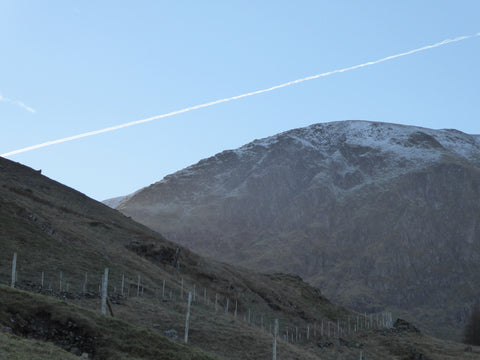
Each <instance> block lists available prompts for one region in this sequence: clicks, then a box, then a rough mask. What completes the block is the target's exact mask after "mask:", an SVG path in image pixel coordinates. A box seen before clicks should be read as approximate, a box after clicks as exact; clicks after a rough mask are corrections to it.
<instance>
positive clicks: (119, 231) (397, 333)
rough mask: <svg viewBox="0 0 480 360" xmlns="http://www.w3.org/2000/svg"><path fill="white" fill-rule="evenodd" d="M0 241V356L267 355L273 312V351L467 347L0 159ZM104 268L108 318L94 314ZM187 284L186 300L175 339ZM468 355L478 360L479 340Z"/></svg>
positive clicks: (383, 353) (405, 354)
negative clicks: (211, 249) (177, 239)
mask: <svg viewBox="0 0 480 360" xmlns="http://www.w3.org/2000/svg"><path fill="white" fill-rule="evenodd" d="M0 246H1V251H0V358H2V359H3V358H5V359H27V358H28V359H35V360H39V359H51V360H54V359H73V358H78V357H79V356H80V357H81V358H89V359H100V360H102V359H137V360H139V359H152V360H153V359H156V360H157V359H160V360H162V359H164V360H167V359H168V360H173V359H185V360H186V359H189V360H193V359H198V360H200V359H202V360H207V359H229V360H230V359H233V360H237V359H238V360H240V359H242V360H243V359H247V360H248V359H252V360H253V359H267V358H270V357H271V356H272V342H273V338H272V335H271V325H272V324H273V321H274V319H279V323H280V331H279V334H280V338H279V341H278V348H277V353H278V355H279V358H281V359H298V360H300V359H302V360H314V359H320V358H321V359H327V360H329V359H331V360H333V359H358V358H359V354H363V356H364V357H367V358H368V359H373V360H376V359H378V360H379V359H385V358H389V359H404V358H411V357H413V356H416V358H421V357H427V358H429V359H458V358H460V357H462V356H465V354H466V353H465V346H464V345H462V344H459V343H455V342H451V341H442V340H438V339H434V338H432V337H430V336H427V335H425V334H422V333H420V332H418V330H417V329H416V328H415V327H414V326H412V325H411V324H406V323H405V322H402V321H396V322H395V324H394V326H393V327H392V326H390V325H391V324H389V323H390V321H389V317H388V316H387V314H385V313H376V314H367V315H365V314H359V313H355V312H353V311H351V310H348V309H346V308H344V307H342V306H339V305H336V304H334V303H332V302H330V301H329V300H328V299H327V298H326V297H324V296H323V295H322V294H321V292H320V291H319V290H318V289H317V288H314V287H312V286H310V285H309V284H308V283H306V282H304V281H302V279H301V278H299V277H298V276H294V275H288V274H281V273H275V274H262V273H257V272H255V271H252V270H251V269H247V268H242V267H234V266H231V265H228V264H225V263H221V262H218V261H215V260H212V259H206V258H203V257H201V256H199V255H197V254H195V253H193V252H191V251H190V250H188V249H186V248H184V247H182V246H181V245H178V244H176V243H173V242H171V241H169V240H167V239H166V238H165V237H163V236H162V235H160V234H159V233H157V232H154V231H153V230H151V229H149V228H147V227H145V226H144V225H141V224H139V223H137V222H135V221H134V220H132V219H130V218H128V217H126V216H124V215H123V214H121V213H120V212H118V211H115V210H112V209H110V208H109V207H107V206H106V205H104V204H101V203H99V202H96V201H94V200H92V199H90V198H88V197H87V196H85V195H83V194H81V193H79V192H77V191H75V190H73V189H71V188H68V187H66V186H64V185H62V184H59V183H57V182H55V181H52V180H50V179H48V178H46V177H45V176H43V175H41V174H40V172H38V171H35V170H32V169H30V168H28V167H25V166H23V165H20V164H17V163H14V162H12V161H9V160H6V159H3V158H1V157H0ZM14 253H16V254H17V257H16V259H17V261H16V272H15V276H14V279H15V288H10V287H8V286H7V285H9V284H10V283H11V271H12V263H13V254H14ZM105 268H108V288H107V291H108V303H107V305H108V310H107V315H108V316H105V315H100V308H101V306H100V305H101V297H100V293H101V287H100V283H101V282H102V279H103V274H104V270H105ZM187 292H190V293H191V294H193V296H192V305H191V314H190V323H189V325H190V331H189V337H188V345H183V338H184V328H185V321H186V319H185V317H186V310H187ZM229 305H230V307H229ZM393 320H394V319H393ZM385 325H387V327H385ZM349 328H350V331H348V329H349ZM355 328H357V329H358V331H354V329H355ZM327 329H328V330H327ZM322 331H323V336H321V335H322V334H321V332H322ZM339 332H341V334H339ZM294 334H295V336H294ZM297 334H298V340H297ZM287 335H288V339H289V341H286V338H287ZM468 351H469V352H468V354H467V355H468V356H469V358H473V359H480V348H479V347H471V348H469V349H468Z"/></svg>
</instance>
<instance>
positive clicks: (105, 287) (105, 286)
mask: <svg viewBox="0 0 480 360" xmlns="http://www.w3.org/2000/svg"><path fill="white" fill-rule="evenodd" d="M107 290H108V268H105V273H104V275H103V284H102V315H106V314H107V295H108V292H107Z"/></svg>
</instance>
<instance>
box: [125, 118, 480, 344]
mask: <svg viewBox="0 0 480 360" xmlns="http://www.w3.org/2000/svg"><path fill="white" fill-rule="evenodd" d="M117 208H118V209H119V210H120V211H122V212H123V213H124V214H126V215H128V216H131V217H132V218H133V219H135V220H137V221H139V222H141V223H143V224H145V225H147V226H148V227H150V228H152V229H155V230H159V231H162V233H163V234H165V235H166V236H167V237H168V238H169V239H171V240H173V241H176V242H178V243H180V244H183V245H185V246H187V247H188V248H190V249H192V250H193V251H196V252H198V253H199V254H201V255H204V256H208V257H210V258H212V259H216V260H221V261H226V262H229V263H232V264H236V265H241V266H245V267H248V268H251V269H256V270H261V271H267V272H277V271H282V272H291V273H295V274H298V275H300V276H301V277H303V278H305V279H306V280H307V281H309V282H310V283H311V284H313V285H314V286H318V287H320V288H321V290H322V292H323V293H324V294H325V295H327V296H328V297H330V298H332V299H333V300H334V301H337V302H339V303H341V304H343V305H345V306H347V307H351V308H354V309H356V310H358V311H361V312H363V311H367V312H369V311H378V310H382V309H384V308H388V309H390V310H393V311H394V312H395V313H398V314H402V315H404V316H406V317H407V318H409V319H411V320H414V321H418V322H419V323H420V324H421V325H422V326H423V327H424V328H425V329H427V331H430V332H431V333H434V334H436V335H438V336H443V337H453V338H456V339H459V338H460V332H461V329H462V328H463V326H464V322H465V318H466V316H467V314H468V312H469V307H470V305H471V304H472V303H473V302H474V301H475V300H476V299H478V298H479V296H480V287H479V284H480V261H479V260H480V137H479V136H476V135H468V134H464V133H462V132H460V131H457V130H431V129H425V128H420V127H413V126H403V125H396V124H388V123H377V122H367V121H343V122H332V123H321V124H314V125H311V126H309V127H305V128H300V129H295V130H291V131H287V132H284V133H281V134H278V135H275V136H272V137H269V138H265V139H261V140H255V141H253V142H251V143H249V144H247V145H245V146H243V147H241V148H239V149H235V150H227V151H223V152H221V153H219V154H217V155H215V156H212V157H210V158H207V159H204V160H201V161H200V162H198V163H197V164H195V165H192V166H190V167H187V168H186V169H184V170H181V171H178V172H176V173H174V174H172V175H169V176H167V177H165V178H164V179H163V180H161V181H159V182H157V183H155V184H153V185H151V186H149V187H146V188H144V189H142V190H141V191H138V192H137V193H136V194H135V195H134V196H131V197H130V198H129V199H127V200H125V201H123V202H122V203H121V204H120V205H119V206H118V207H117Z"/></svg>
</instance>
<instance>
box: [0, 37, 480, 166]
mask: <svg viewBox="0 0 480 360" xmlns="http://www.w3.org/2000/svg"><path fill="white" fill-rule="evenodd" d="M477 36H480V32H479V33H476V34H474V35H466V36H459V37H456V38H454V39H446V40H443V41H441V42H438V43H435V44H432V45H427V46H423V47H421V48H418V49H414V50H410V51H406V52H403V53H400V54H396V55H391V56H387V57H384V58H381V59H378V60H375V61H369V62H366V63H363V64H359V65H354V66H350V67H346V68H343V69H338V70H333V71H328V72H325V73H321V74H317V75H312V76H307V77H304V78H301V79H297V80H292V81H289V82H286V83H283V84H280V85H275V86H272V87H269V88H267V89H262V90H256V91H252V92H249V93H245V94H241V95H237V96H232V97H228V98H225V99H220V100H215V101H211V102H208V103H205V104H200V105H195V106H191V107H188V108H185V109H181V110H176V111H172V112H169V113H166V114H162V115H157V116H152V117H149V118H147V119H142V120H137V121H132V122H128V123H125V124H121V125H116V126H112V127H108V128H105V129H101V130H95V131H90V132H86V133H83V134H78V135H74V136H70V137H66V138H63V139H58V140H53V141H47V142H44V143H41V144H38V145H33V146H29V147H26V148H23V149H19V150H14V151H10V152H8V153H5V154H2V155H0V156H2V157H7V156H11V155H15V154H20V153H23V152H26V151H31V150H35V149H39V148H42V147H45V146H50V145H55V144H60V143H63V142H67V141H72V140H76V139H80V138H84V137H87V136H93V135H98V134H102V133H105V132H109V131H113V130H118V129H122V128H125V127H129V126H133V125H138V124H142V123H146V122H149V121H153V120H157V119H162V118H166V117H170V116H173V115H178V114H182V113H185V112H188V111H192V110H197V109H201V108H205V107H209V106H213V105H217V104H220V103H224V102H228V101H232V100H238V99H241V98H245V97H248V96H253V95H258V94H262V93H266V92H269V91H273V90H276V89H280V88H284V87H287V86H290V85H294V84H298V83H301V82H304V81H308V80H313V79H318V78H320V77H325V76H329V75H333V74H336V73H343V72H346V71H351V70H355V69H360V68H363V67H366V66H372V65H375V64H379V63H381V62H385V61H389V60H393V59H396V58H399V57H402V56H407V55H411V54H414V53H417V52H420V51H425V50H429V49H433V48H436V47H439V46H442V45H446V44H449V43H454V42H458V41H462V40H466V39H469V38H473V37H477Z"/></svg>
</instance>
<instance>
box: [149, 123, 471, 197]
mask: <svg viewBox="0 0 480 360" xmlns="http://www.w3.org/2000/svg"><path fill="white" fill-rule="evenodd" d="M347 148H349V149H350V150H351V149H353V151H355V149H360V150H359V155H358V154H357V156H358V157H360V158H361V157H363V158H365V159H367V158H369V157H370V158H369V159H370V160H371V161H372V162H374V163H375V161H376V160H375V157H376V158H378V157H382V158H383V159H384V161H383V164H382V165H378V166H375V165H374V170H372V171H374V172H373V173H372V172H368V173H365V174H364V183H369V182H372V181H377V180H381V179H383V180H388V179H390V178H392V177H395V176H398V175H400V174H402V173H405V172H406V171H409V170H408V169H410V170H412V169H413V168H420V167H423V166H426V165H428V164H430V163H434V162H436V161H438V160H439V159H440V158H441V157H442V156H445V155H450V156H460V157H462V158H465V159H466V160H469V161H474V162H476V163H478V164H480V136H479V135H468V134H465V133H462V132H460V131H458V130H452V129H443V130H432V129H427V128H422V127H417V126H408V125H399V124H390V123H381V122H370V121H363V120H350V121H337V122H329V123H317V124H313V125H310V126H308V127H304V128H297V129H293V130H289V131H285V132H283V133H279V134H277V135H274V136H270V137H267V138H263V139H258V140H254V141H252V142H250V143H248V144H246V145H244V146H242V147H240V148H238V149H234V150H225V151H223V152H221V153H219V154H216V155H214V156H212V157H210V158H207V159H203V160H201V161H199V162H198V163H196V164H194V165H191V166H189V167H187V168H185V169H183V170H180V171H177V172H176V173H174V174H171V175H168V176H167V177H165V178H164V179H163V180H161V181H160V183H164V182H169V181H170V180H180V179H182V181H190V180H189V179H192V178H193V177H199V178H202V177H203V175H202V174H204V171H206V173H205V175H206V174H207V173H208V172H210V171H212V169H213V168H212V166H213V167H215V168H217V170H215V171H218V172H219V174H217V176H215V177H214V179H215V182H217V183H216V184H213V183H211V184H209V186H208V187H211V190H212V193H218V192H220V193H221V192H222V190H221V188H222V187H223V185H221V184H222V183H224V182H225V181H227V180H226V179H228V178H229V177H231V176H237V177H238V176H239V174H240V172H241V171H242V170H239V168H240V166H239V164H240V163H241V164H243V166H244V167H243V168H244V169H248V170H246V171H248V173H249V174H250V175H249V176H256V175H258V174H259V172H258V171H260V172H261V171H262V169H263V168H264V167H265V166H268V163H265V162H264V161H267V162H268V159H269V158H270V159H271V158H272V153H273V152H274V151H275V149H282V150H285V149H288V151H289V152H290V154H291V156H292V158H296V157H298V158H301V157H305V156H307V155H306V153H305V151H307V152H309V153H310V155H308V159H309V160H308V161H309V166H311V167H313V168H316V169H317V171H318V172H319V173H318V176H319V178H322V177H325V176H330V175H328V174H326V173H324V174H322V173H321V171H322V170H321V169H326V168H332V163H334V166H333V168H334V169H335V171H336V174H337V175H339V176H349V174H352V173H354V172H355V171H356V169H357V165H356V164H355V163H351V162H350V160H348V159H346V158H345V157H344V155H343V153H342V150H345V149H347ZM349 149H347V150H346V151H347V152H348V151H349ZM363 152H364V153H363ZM311 154H316V155H314V156H312V155H311ZM278 161H282V159H279V160H278ZM220 168H221V169H223V170H220ZM231 171H233V173H232V172H231ZM157 184H158V183H157ZM230 191H231V190H230Z"/></svg>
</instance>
